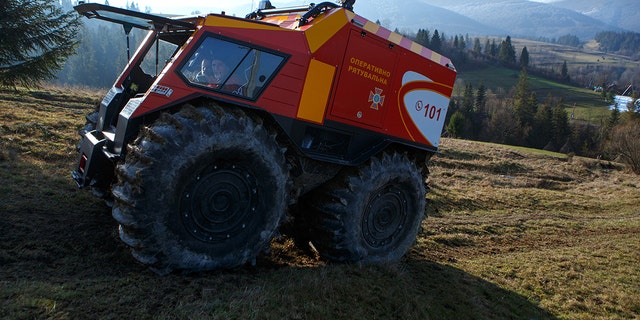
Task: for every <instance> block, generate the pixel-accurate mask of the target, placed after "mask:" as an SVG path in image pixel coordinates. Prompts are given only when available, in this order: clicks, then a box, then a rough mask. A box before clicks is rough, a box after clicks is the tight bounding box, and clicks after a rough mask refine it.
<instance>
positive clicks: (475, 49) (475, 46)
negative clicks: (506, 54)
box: [473, 38, 482, 54]
mask: <svg viewBox="0 0 640 320" xmlns="http://www.w3.org/2000/svg"><path fill="white" fill-rule="evenodd" d="M473 53H475V54H480V53H482V47H481V46H480V39H478V38H475V39H473Z"/></svg>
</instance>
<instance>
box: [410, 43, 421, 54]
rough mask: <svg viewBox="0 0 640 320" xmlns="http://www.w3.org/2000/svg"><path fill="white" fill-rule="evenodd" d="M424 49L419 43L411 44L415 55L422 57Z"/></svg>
mask: <svg viewBox="0 0 640 320" xmlns="http://www.w3.org/2000/svg"><path fill="white" fill-rule="evenodd" d="M422 48H423V46H421V45H420V44H418V43H415V42H412V43H411V51H413V52H414V53H417V54H419V55H422Z"/></svg>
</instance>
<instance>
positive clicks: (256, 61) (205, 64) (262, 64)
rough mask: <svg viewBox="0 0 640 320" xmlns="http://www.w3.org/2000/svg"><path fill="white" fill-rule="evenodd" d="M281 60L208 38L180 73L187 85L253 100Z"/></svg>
mask: <svg viewBox="0 0 640 320" xmlns="http://www.w3.org/2000/svg"><path fill="white" fill-rule="evenodd" d="M284 60H285V58H284V57H282V56H280V55H276V54H274V53H270V52H266V51H264V50H260V49H258V48H253V47H250V46H247V45H245V44H240V43H235V42H232V41H227V40H223V39H220V38H216V37H214V36H208V37H205V38H204V40H203V41H201V43H200V45H199V46H198V47H197V49H196V50H194V51H193V53H192V54H191V55H190V56H189V58H188V59H187V61H188V62H187V63H186V64H185V65H184V66H183V67H182V68H181V69H180V73H181V75H182V76H183V77H184V78H185V79H186V80H187V81H188V82H189V83H191V84H194V85H197V86H202V87H205V88H207V89H210V90H216V91H222V92H225V93H230V94H234V95H238V96H242V97H245V98H249V99H256V98H257V97H258V96H259V94H260V93H261V92H262V90H263V89H264V88H265V87H266V85H267V84H268V83H269V82H270V81H271V79H272V78H273V76H274V75H275V73H276V71H277V70H278V69H279V68H280V66H281V65H282V63H283V62H284Z"/></svg>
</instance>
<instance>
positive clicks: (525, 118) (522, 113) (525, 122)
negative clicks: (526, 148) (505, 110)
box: [513, 69, 537, 142]
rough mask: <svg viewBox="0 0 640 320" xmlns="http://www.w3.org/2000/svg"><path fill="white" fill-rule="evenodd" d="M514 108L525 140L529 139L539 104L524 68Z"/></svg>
mask: <svg viewBox="0 0 640 320" xmlns="http://www.w3.org/2000/svg"><path fill="white" fill-rule="evenodd" d="M513 109H514V110H513V111H514V113H515V116H516V119H517V120H518V126H519V128H520V129H521V130H522V133H523V134H522V136H521V137H522V138H523V142H524V141H527V140H528V135H529V133H530V131H531V129H532V127H533V122H534V121H533V120H534V117H535V114H536V111H537V104H536V96H535V93H534V92H531V91H530V90H529V81H528V76H527V71H526V70H525V69H522V71H521V72H520V80H519V81H518V85H517V86H516V92H515V96H514V106H513Z"/></svg>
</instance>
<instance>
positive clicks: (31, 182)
mask: <svg viewBox="0 0 640 320" xmlns="http://www.w3.org/2000/svg"><path fill="white" fill-rule="evenodd" d="M99 98H100V96H99V95H97V94H94V93H90V92H88V93H71V90H35V91H27V90H20V91H18V92H13V91H7V90H0V110H2V112H1V113H0V181H2V183H1V184H0V214H1V216H2V219H0V306H1V307H0V318H3V319H4V318H7V319H34V318H37V319H45V318H46V319H94V318H115V319H120V318H136V319H150V318H154V319H174V318H178V319H187V318H188V319H471V318H473V319H509V318H512V319H630V318H638V317H640V289H639V288H640V266H639V265H638V261H640V242H639V241H638V234H639V233H640V192H638V188H639V187H640V177H638V176H634V175H630V174H627V173H626V172H625V171H624V170H623V168H622V167H621V166H620V165H617V164H611V163H603V162H598V161H596V160H590V159H582V158H567V157H566V156H564V155H560V154H550V153H543V152H540V151H536V152H531V151H530V150H528V149H522V148H519V149H515V148H510V147H506V146H498V145H491V144H483V143H475V142H468V141H460V140H451V139H444V140H443V143H442V147H441V152H442V153H441V154H440V155H438V156H436V157H435V158H434V159H433V160H432V161H431V163H430V169H431V178H430V180H429V186H430V189H431V191H430V193H429V194H428V195H427V197H428V199H429V201H430V205H429V208H428V212H427V214H428V215H429V217H428V218H427V219H426V220H425V221H424V224H423V227H424V230H423V231H422V232H421V233H420V234H419V237H418V240H417V245H416V246H415V247H414V248H413V249H412V251H411V252H410V254H409V255H408V256H407V257H406V258H405V259H404V260H403V261H402V262H401V263H398V264H393V265H384V266H357V265H332V264H330V265H327V264H324V263H323V262H320V261H318V260H316V259H315V257H313V256H309V255H307V254H304V253H303V252H301V251H300V250H298V249H296V248H295V247H294V246H293V242H292V241H291V240H290V239H288V238H286V237H283V238H281V239H278V240H276V241H274V242H273V244H272V250H271V252H270V253H269V254H266V255H264V256H263V257H261V258H260V259H259V260H258V262H257V265H256V266H255V267H245V268H241V269H237V270H232V271H218V272H206V273H198V274H191V275H181V274H172V275H169V276H165V277H159V276H157V275H155V274H154V273H152V272H150V271H148V270H147V269H146V268H145V267H143V266H141V265H139V264H137V263H136V262H134V259H133V258H131V257H130V254H129V251H128V249H127V248H126V247H125V245H123V244H122V243H121V242H120V241H119V239H118V236H117V226H116V224H115V222H114V220H113V219H112V218H111V216H110V210H109V208H108V207H106V206H105V205H104V204H103V203H102V202H101V201H99V200H97V199H94V198H93V197H92V196H91V195H90V194H89V192H87V191H83V190H77V189H76V187H75V185H74V183H73V182H72V180H71V178H70V177H69V172H70V170H71V168H72V167H73V164H74V162H75V160H76V154H75V146H76V144H77V142H78V141H77V138H78V136H77V134H76V132H77V130H78V129H79V128H80V127H81V126H82V124H83V123H84V118H83V114H85V113H87V112H89V111H90V110H91V108H92V106H93V105H94V104H95V103H96V102H97V101H99Z"/></svg>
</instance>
